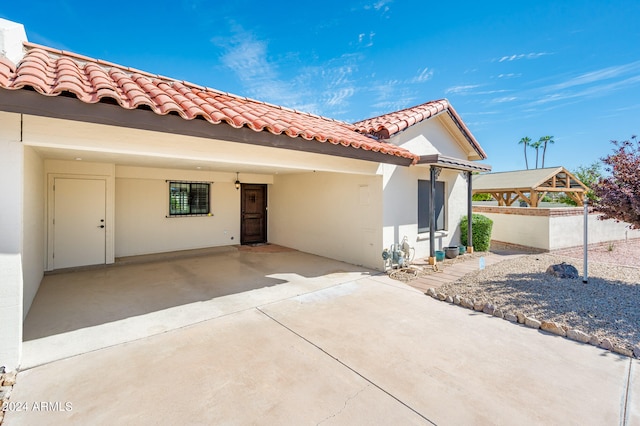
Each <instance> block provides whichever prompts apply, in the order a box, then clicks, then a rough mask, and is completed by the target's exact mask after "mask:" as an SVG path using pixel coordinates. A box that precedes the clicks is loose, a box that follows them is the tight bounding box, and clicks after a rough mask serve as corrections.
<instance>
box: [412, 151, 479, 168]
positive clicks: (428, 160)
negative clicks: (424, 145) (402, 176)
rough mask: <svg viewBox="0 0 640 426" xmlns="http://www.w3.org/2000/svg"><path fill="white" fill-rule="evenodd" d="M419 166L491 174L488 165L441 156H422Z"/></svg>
mask: <svg viewBox="0 0 640 426" xmlns="http://www.w3.org/2000/svg"><path fill="white" fill-rule="evenodd" d="M418 165H428V166H437V167H443V168H447V169H455V170H461V171H467V172H490V171H491V166H490V165H488V164H480V163H474V162H472V161H468V160H463V159H460V158H454V157H448V156H446V155H441V154H430V155H421V156H420V160H419V161H418Z"/></svg>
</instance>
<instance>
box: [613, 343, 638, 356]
mask: <svg viewBox="0 0 640 426" xmlns="http://www.w3.org/2000/svg"><path fill="white" fill-rule="evenodd" d="M611 350H612V351H613V352H615V353H617V354H620V355H625V356H633V351H632V350H631V349H627V348H625V347H623V346H617V345H613V349H611Z"/></svg>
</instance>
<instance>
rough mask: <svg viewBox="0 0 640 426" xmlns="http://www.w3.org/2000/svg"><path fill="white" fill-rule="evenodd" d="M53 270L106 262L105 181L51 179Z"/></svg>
mask: <svg viewBox="0 0 640 426" xmlns="http://www.w3.org/2000/svg"><path fill="white" fill-rule="evenodd" d="M53 190H54V213H53V214H54V216H53V227H54V233H53V239H54V242H53V265H54V269H60V268H70V267H74V266H84V265H97V264H104V263H105V261H106V257H105V254H106V248H105V243H106V232H105V230H106V228H105V226H106V223H105V213H106V208H105V206H106V197H105V196H106V182H105V181H104V180H101V179H69V178H56V179H55V180H54V187H53Z"/></svg>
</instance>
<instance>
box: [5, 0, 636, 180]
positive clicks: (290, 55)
mask: <svg viewBox="0 0 640 426" xmlns="http://www.w3.org/2000/svg"><path fill="white" fill-rule="evenodd" d="M3 3H4V4H3V5H0V17H3V18H5V19H8V20H11V21H16V22H20V23H22V24H24V26H25V29H26V31H27V36H28V38H29V40H30V41H32V42H34V43H39V44H45V45H48V46H52V47H55V48H59V49H65V50H69V51H72V52H76V53H80V54H84V55H87V56H90V57H93V58H98V59H104V60H108V61H111V62H115V63H119V64H122V65H126V66H131V67H134V68H138V69H141V70H144V71H148V72H152V73H155V74H161V75H166V76H169V77H172V78H177V79H181V80H187V81H190V82H193V83H197V84H200V85H204V86H208V87H213V88H216V89H218V90H223V91H227V92H231V93H235V94H238V95H242V96H247V97H251V98H255V99H259V100H263V101H267V102H271V103H275V104H279V105H284V106H288V107H291V108H296V109H299V110H303V111H308V112H312V113H315V114H320V115H323V116H327V117H331V118H335V119H340V120H344V121H348V122H354V121H357V120H361V119H364V118H369V117H372V116H376V115H380V114H384V113H387V112H391V111H395V110H398V109H402V108H406V107H410V106H414V105H417V104H421V103H424V102H427V101H430V100H434V99H440V98H448V99H449V100H450V101H451V103H452V104H453V106H454V108H456V110H457V111H458V113H459V114H460V115H461V116H462V118H463V120H464V121H465V123H466V124H467V125H468V127H469V128H470V129H471V131H472V133H473V134H474V135H475V136H476V138H477V139H478V141H479V142H480V144H481V145H482V146H483V148H484V149H485V151H486V152H487V154H488V156H489V158H488V159H487V160H486V161H485V163H488V164H491V165H492V166H493V167H494V171H505V170H515V169H522V168H524V167H525V164H524V155H523V149H522V146H521V145H518V144H517V142H518V141H519V140H520V139H521V138H522V137H524V136H528V137H530V138H531V139H533V140H537V139H538V138H539V137H540V136H544V135H552V136H554V139H555V144H554V145H550V146H549V148H548V150H547V155H546V160H545V165H546V166H556V165H562V166H565V167H567V168H568V169H570V170H574V169H575V168H576V167H578V166H580V165H585V166H586V165H589V164H591V163H593V162H594V161H597V160H598V159H599V158H601V157H603V156H605V155H607V154H609V153H610V152H612V145H611V144H610V143H609V141H610V140H612V139H627V138H629V137H630V136H631V135H632V134H638V133H640V1H638V0H619V1H607V0H599V1H590V0H584V1H577V0H562V1H545V0H540V1H535V2H534V1H518V0H511V1H487V2H478V1H459V2H454V3H451V2H449V3H447V2H425V1H420V0H407V1H402V0H395V1H391V0H364V1H336V0H325V1H322V2H309V3H307V2H293V1H292V2H284V1H272V2H265V1H249V0H234V1H228V2H225V1H211V0H209V1H201V0H184V1H180V0H175V1H171V2H169V1H160V0H158V1H135V2H134V1H130V2H120V1H117V0H114V1H110V2H86V1H83V2H80V1H46V2H34V1H25V2H3ZM8 3H9V4H8ZM540 163H541V160H540ZM529 165H530V167H535V153H534V152H533V151H529Z"/></svg>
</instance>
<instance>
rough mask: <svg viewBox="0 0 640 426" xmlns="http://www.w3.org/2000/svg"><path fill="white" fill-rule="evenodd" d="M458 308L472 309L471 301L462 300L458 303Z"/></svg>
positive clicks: (464, 298)
mask: <svg viewBox="0 0 640 426" xmlns="http://www.w3.org/2000/svg"><path fill="white" fill-rule="evenodd" d="M460 306H462V307H463V308H467V309H473V303H471V300H469V299H467V298H466V297H463V298H462V301H461V302H460Z"/></svg>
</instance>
